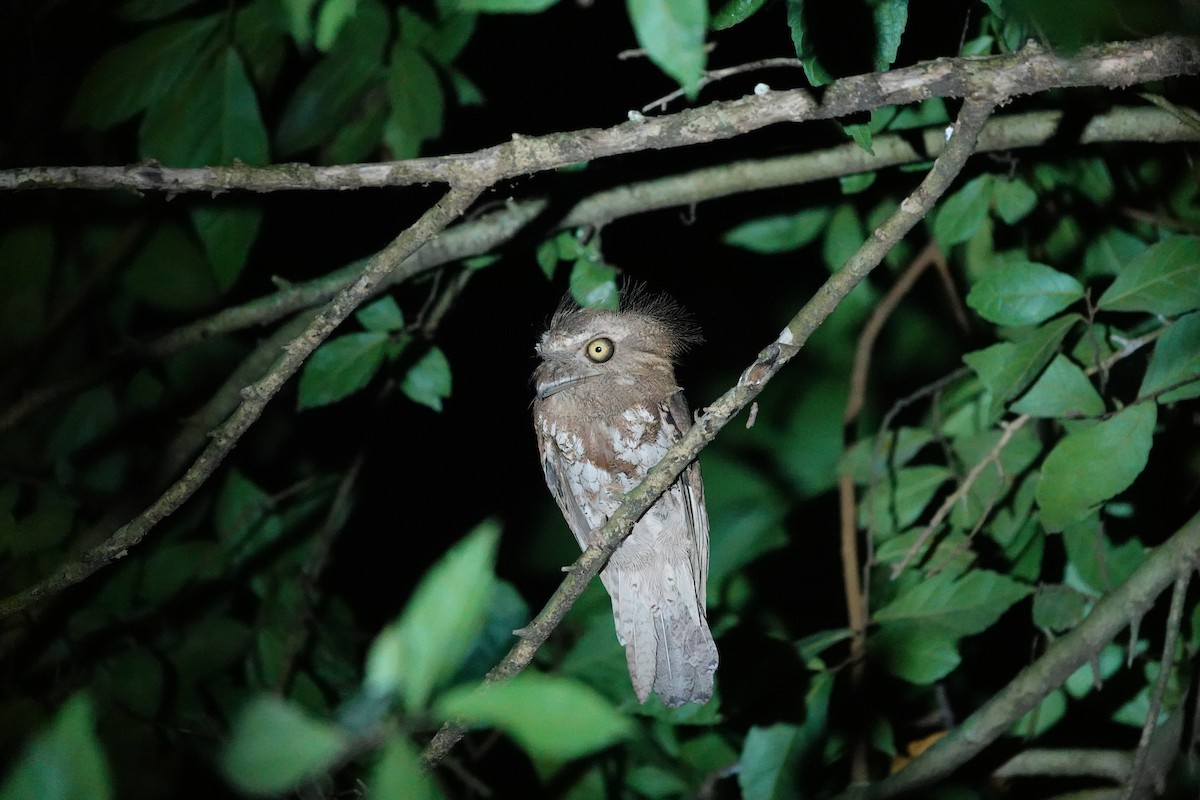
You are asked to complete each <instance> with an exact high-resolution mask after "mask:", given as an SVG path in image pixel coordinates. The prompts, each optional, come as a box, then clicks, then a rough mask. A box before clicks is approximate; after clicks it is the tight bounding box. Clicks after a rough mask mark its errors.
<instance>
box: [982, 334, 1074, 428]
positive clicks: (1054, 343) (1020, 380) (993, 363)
mask: <svg viewBox="0 0 1200 800" xmlns="http://www.w3.org/2000/svg"><path fill="white" fill-rule="evenodd" d="M1078 321H1079V317H1078V316H1076V315H1075V314H1068V315H1067V316H1065V317H1059V318H1058V319H1054V320H1051V321H1050V322H1047V323H1046V324H1045V325H1043V326H1041V327H1040V328H1038V329H1037V330H1035V331H1033V332H1032V333H1031V334H1030V335H1029V336H1027V337H1025V338H1024V339H1022V340H1021V341H1020V342H1000V343H999V344H994V345H992V346H991V347H987V348H984V349H983V350H976V351H975V352H973V353H967V354H966V355H965V356H963V361H964V362H965V363H966V365H967V366H968V367H970V368H971V369H973V370H974V371H975V374H977V375H978V376H979V381H980V382H981V383H982V384H983V385H984V386H985V387H987V389H988V390H989V391H990V392H991V393H992V405H991V414H992V415H995V414H997V413H998V412H999V411H1000V409H1001V408H1003V406H1004V403H1006V402H1008V401H1009V400H1011V399H1012V398H1014V397H1016V396H1017V395H1019V394H1020V393H1021V392H1023V391H1024V390H1025V387H1027V386H1029V384H1030V383H1032V381H1033V379H1034V378H1035V377H1036V376H1037V374H1038V373H1039V372H1041V371H1042V368H1043V367H1045V366H1046V364H1047V363H1048V362H1049V361H1050V359H1051V358H1053V356H1054V351H1055V350H1056V349H1057V348H1058V345H1059V344H1060V343H1061V342H1062V340H1063V338H1064V337H1065V336H1066V335H1067V331H1069V330H1070V329H1071V327H1072V326H1073V325H1074V324H1075V323H1076V322H1078Z"/></svg>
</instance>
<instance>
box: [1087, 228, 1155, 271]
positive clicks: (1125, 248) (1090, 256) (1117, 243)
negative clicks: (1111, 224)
mask: <svg viewBox="0 0 1200 800" xmlns="http://www.w3.org/2000/svg"><path fill="white" fill-rule="evenodd" d="M1145 250H1146V243H1145V242H1143V241H1142V240H1141V239H1139V238H1138V237H1136V236H1134V235H1133V234H1131V233H1126V232H1125V231H1123V230H1121V229H1120V228H1109V229H1108V230H1106V231H1105V232H1104V233H1102V234H1100V235H1099V236H1097V237H1096V238H1094V239H1092V243H1091V244H1089V245H1088V248H1087V253H1086V254H1085V255H1084V261H1083V264H1084V266H1083V274H1084V276H1085V277H1089V278H1090V277H1097V276H1102V275H1117V274H1119V273H1120V272H1121V270H1123V269H1124V268H1125V265H1126V264H1128V263H1129V262H1131V261H1133V260H1134V259H1135V258H1137V257H1138V256H1139V255H1141V254H1142V253H1143V252H1145Z"/></svg>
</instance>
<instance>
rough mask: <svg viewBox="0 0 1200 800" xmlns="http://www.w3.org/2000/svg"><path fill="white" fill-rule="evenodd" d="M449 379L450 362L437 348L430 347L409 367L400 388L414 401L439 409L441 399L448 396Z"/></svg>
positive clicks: (435, 409) (440, 408) (440, 407)
mask: <svg viewBox="0 0 1200 800" xmlns="http://www.w3.org/2000/svg"><path fill="white" fill-rule="evenodd" d="M450 380H451V376H450V362H449V361H447V360H446V356H445V354H444V353H442V351H441V350H440V349H439V348H437V347H431V348H429V351H428V352H426V353H425V355H423V356H421V360H420V361H418V362H417V363H415V364H413V365H412V366H411V367H409V369H408V372H407V373H406V374H405V376H404V381H403V382H402V383H401V384H400V390H401V391H403V392H404V394H405V396H406V397H408V399H409V400H412V401H413V402H414V403H420V404H421V405H423V406H428V407H430V408H432V409H433V410H434V411H441V410H442V401H443V400H445V399H446V398H447V397H449V396H450V388H451V387H450Z"/></svg>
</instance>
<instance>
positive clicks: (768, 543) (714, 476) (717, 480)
mask: <svg viewBox="0 0 1200 800" xmlns="http://www.w3.org/2000/svg"><path fill="white" fill-rule="evenodd" d="M703 474H704V477H705V497H706V500H707V503H708V513H709V519H710V520H711V521H712V526H711V527H712V532H711V533H710V548H709V549H710V551H711V552H710V559H709V564H710V565H711V566H710V571H709V575H708V592H709V598H710V599H711V600H712V601H713V602H714V603H716V602H717V601H718V599H719V598H720V593H721V590H722V587H723V586H724V584H725V581H726V580H727V579H728V578H729V576H730V575H733V574H734V573H736V572H737V570H739V569H740V568H742V567H744V566H745V565H747V564H749V563H750V562H751V561H753V560H754V559H756V558H758V557H759V556H761V555H762V554H763V553H767V552H770V551H771V550H776V549H778V548H780V547H783V546H784V545H785V544H787V535H786V534H785V533H784V528H783V517H784V515H785V514H786V513H787V504H786V502H785V501H784V498H783V497H782V495H781V492H780V491H779V489H778V488H777V487H776V486H774V485H772V483H771V481H770V480H769V479H768V478H767V477H766V476H765V475H763V474H762V472H761V471H760V470H758V469H755V468H754V467H753V466H752V465H751V464H748V463H746V462H745V461H744V460H742V459H735V458H731V457H729V456H726V455H724V454H722V453H718V452H712V453H711V454H708V453H706V454H705V456H704V469H703Z"/></svg>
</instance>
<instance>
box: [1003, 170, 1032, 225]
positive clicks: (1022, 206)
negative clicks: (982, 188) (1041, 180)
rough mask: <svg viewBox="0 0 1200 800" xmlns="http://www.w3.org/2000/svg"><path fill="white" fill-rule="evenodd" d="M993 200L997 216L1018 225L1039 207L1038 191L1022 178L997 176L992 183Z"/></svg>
mask: <svg viewBox="0 0 1200 800" xmlns="http://www.w3.org/2000/svg"><path fill="white" fill-rule="evenodd" d="M992 202H993V203H995V206H996V216H998V217H1000V219H1002V220H1004V222H1005V223H1007V224H1008V225H1016V224H1017V223H1018V222H1020V221H1021V220H1023V219H1025V217H1027V216H1028V215H1029V212H1031V211H1033V209H1034V208H1036V207H1037V202H1038V197H1037V192H1035V191H1033V189H1031V188H1030V187H1029V184H1028V183H1026V182H1025V181H1023V180H1021V179H1020V178H1009V179H1005V178H997V179H996V180H995V181H994V182H993V183H992Z"/></svg>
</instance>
